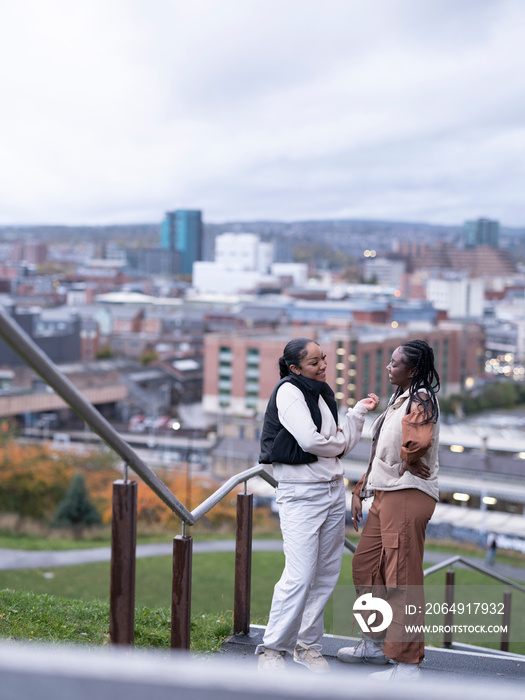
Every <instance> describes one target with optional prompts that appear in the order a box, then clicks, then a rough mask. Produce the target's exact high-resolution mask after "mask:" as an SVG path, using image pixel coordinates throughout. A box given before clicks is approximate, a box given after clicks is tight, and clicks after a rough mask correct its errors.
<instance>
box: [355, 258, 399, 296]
mask: <svg viewBox="0 0 525 700" xmlns="http://www.w3.org/2000/svg"><path fill="white" fill-rule="evenodd" d="M362 265H363V276H364V278H365V279H367V280H370V279H374V278H375V280H376V283H377V284H380V285H383V286H386V287H395V288H396V289H401V284H402V280H403V275H404V274H405V272H406V265H405V263H404V261H402V260H389V259H388V258H368V259H367V260H365V261H364V262H363V263H362Z"/></svg>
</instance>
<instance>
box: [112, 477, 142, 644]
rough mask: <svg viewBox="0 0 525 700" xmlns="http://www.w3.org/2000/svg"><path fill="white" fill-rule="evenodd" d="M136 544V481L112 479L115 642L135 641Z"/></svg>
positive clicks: (113, 624)
mask: <svg viewBox="0 0 525 700" xmlns="http://www.w3.org/2000/svg"><path fill="white" fill-rule="evenodd" d="M136 544H137V482H136V481H122V480H118V481H115V482H114V483H113V513H112V519H111V573H110V594H109V638H110V641H111V643H112V644H127V645H133V642H134V629H135V556H136Z"/></svg>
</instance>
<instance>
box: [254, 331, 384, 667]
mask: <svg viewBox="0 0 525 700" xmlns="http://www.w3.org/2000/svg"><path fill="white" fill-rule="evenodd" d="M326 366H327V365H326V356H325V355H324V354H323V352H322V351H321V349H320V347H319V345H318V344H317V343H316V342H315V341H313V340H309V339H308V338H294V339H293V340H291V341H290V342H289V343H288V344H287V345H286V347H285V348H284V353H283V355H282V357H281V358H280V360H279V370H280V375H281V380H280V381H279V382H278V384H277V386H276V387H275V389H274V391H273V393H272V396H271V397H270V400H269V402H268V407H267V409H266V414H265V417H264V424H263V430H262V435H261V456H260V462H261V463H263V464H270V463H271V464H273V469H274V476H275V478H276V479H277V481H278V482H279V485H278V487H277V491H276V495H277V498H276V500H277V504H278V507H279V518H280V523H281V531H282V535H283V548H284V554H285V568H284V571H283V574H282V576H281V579H280V580H279V581H278V583H277V584H276V586H275V589H274V595H273V600H272V607H271V611H270V619H269V621H268V626H267V628H266V632H265V634H264V638H263V642H262V644H260V645H259V646H258V647H257V649H256V653H257V654H259V659H258V668H259V669H260V670H262V671H272V670H279V669H281V668H284V656H285V653H286V652H288V653H290V654H292V655H293V660H294V661H295V662H297V663H300V664H303V665H304V666H306V667H307V668H309V669H310V670H311V671H314V672H317V673H323V672H325V671H328V670H329V668H328V663H327V661H326V660H325V659H324V657H323V656H322V654H321V652H320V645H319V641H320V639H321V637H322V635H323V613H324V608H325V606H326V603H327V601H328V599H329V597H330V595H331V594H332V592H333V590H334V588H335V585H336V583H337V580H338V578H339V572H340V569H341V560H342V554H343V544H344V535H345V510H346V499H345V486H344V479H343V465H342V463H341V458H342V457H344V456H345V455H346V454H348V452H350V450H352V448H353V447H354V446H355V445H356V443H357V442H358V440H359V438H360V437H361V432H362V429H363V423H364V416H365V414H366V413H367V411H371V410H374V409H375V408H376V407H377V405H378V403H379V399H378V397H377V396H376V395H375V394H369V395H368V398H366V399H362V400H361V401H359V402H358V403H357V404H356V406H355V407H354V408H353V409H349V410H348V412H347V414H346V416H345V417H344V419H343V420H342V421H341V424H339V420H338V412H337V406H336V402H335V397H334V393H333V391H332V389H330V387H329V386H328V384H326V381H325V380H326Z"/></svg>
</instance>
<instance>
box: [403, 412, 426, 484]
mask: <svg viewBox="0 0 525 700" xmlns="http://www.w3.org/2000/svg"><path fill="white" fill-rule="evenodd" d="M424 420H425V417H424V415H423V412H422V411H421V410H420V407H419V405H418V404H416V405H415V406H414V407H413V409H412V411H411V412H410V413H409V414H407V415H406V416H404V417H403V419H402V421H401V426H402V431H403V442H402V445H401V451H400V457H401V460H402V462H403V464H402V466H401V471H400V476H403V474H404V473H405V472H406V471H408V472H410V473H411V474H413V475H414V476H418V477H419V478H421V479H428V478H429V477H430V469H429V468H428V466H427V465H426V464H424V463H423V462H422V461H421V457H423V456H424V455H426V453H427V452H428V451H429V449H430V447H431V446H432V440H433V437H434V423H433V422H427V423H424V422H423V421H424Z"/></svg>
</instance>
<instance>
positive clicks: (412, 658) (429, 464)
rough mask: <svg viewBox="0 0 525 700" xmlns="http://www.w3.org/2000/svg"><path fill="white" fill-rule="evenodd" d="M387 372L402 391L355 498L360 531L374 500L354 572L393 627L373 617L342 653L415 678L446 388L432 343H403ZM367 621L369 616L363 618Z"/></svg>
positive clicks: (380, 429) (379, 426)
mask: <svg viewBox="0 0 525 700" xmlns="http://www.w3.org/2000/svg"><path fill="white" fill-rule="evenodd" d="M386 369H387V372H388V378H389V380H390V383H391V384H392V386H394V387H396V389H395V392H394V394H393V396H392V398H391V399H390V401H389V403H388V406H387V408H386V410H385V411H384V413H383V414H382V415H381V416H379V418H378V419H377V421H376V422H375V424H374V426H373V436H372V450H371V455H370V461H369V465H368V469H367V472H366V474H365V475H364V476H363V477H362V478H361V480H360V481H359V483H358V484H357V486H356V487H355V489H354V491H353V495H352V520H353V524H354V528H355V530H356V531H357V530H358V523H359V522H360V521H361V520H362V501H363V499H364V498H367V497H368V496H372V495H373V496H374V500H373V503H372V506H371V508H370V511H369V513H368V517H367V519H366V522H365V525H364V528H363V532H362V534H361V538H360V540H359V544H358V545H357V550H356V552H355V554H354V559H353V564H352V567H353V579H354V585H355V588H356V592H357V595H358V596H359V597H360V596H363V595H365V594H367V593H371V594H372V596H375V597H379V598H383V599H384V600H386V601H387V602H388V603H389V605H390V607H391V608H392V611H393V621H392V622H391V624H389V625H388V627H387V628H386V630H385V629H377V631H374V628H378V627H381V628H382V625H381V624H380V623H377V622H373V618H372V617H371V614H372V612H371V613H368V619H369V624H368V625H367V628H368V632H366V630H365V631H363V639H362V640H361V641H360V642H359V643H358V644H357V645H356V646H354V647H346V648H343V649H340V650H339V652H338V654H337V656H338V658H339V659H340V660H341V661H344V662H346V663H359V662H363V663H371V664H388V663H389V662H391V661H393V662H394V665H393V666H391V667H390V668H389V669H388V670H387V671H383V672H381V673H376V674H373V675H375V676H376V677H380V678H382V679H386V680H389V679H391V678H399V679H407V680H412V679H416V678H417V677H418V676H419V664H420V663H421V661H422V660H423V658H424V654H425V645H424V637H423V634H422V633H421V632H420V633H408V632H407V630H406V627H405V626H406V625H411V626H414V625H415V626H417V625H422V624H424V616H423V610H424V596H423V550H424V545H425V530H426V526H427V523H428V521H429V520H430V518H431V517H432V514H433V512H434V509H435V506H436V502H437V501H438V500H439V491H438V482H437V472H438V468H439V465H438V439H439V405H438V402H437V399H436V393H437V392H438V391H439V387H440V383H439V375H438V373H437V371H436V369H435V366H434V353H433V351H432V348H431V347H430V346H429V345H428V344H427V343H426V342H425V341H424V340H411V341H408V342H406V343H403V344H402V345H400V346H399V347H398V348H397V349H396V350H394V352H393V353H392V357H391V359H390V362H389V364H388V365H387V368H386ZM407 606H413V607H411V608H407ZM414 609H416V610H417V611H418V613H417V614H415V615H411V616H410V617H408V616H407V614H406V612H407V610H414ZM371 611H372V609H371ZM366 615H367V613H366V612H364V613H363V619H365V616H366ZM374 615H375V613H374ZM365 623H366V620H365ZM361 627H363V625H361ZM365 632H366V633H365Z"/></svg>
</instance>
